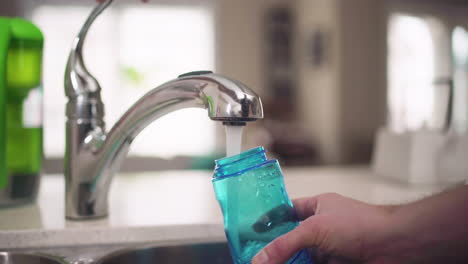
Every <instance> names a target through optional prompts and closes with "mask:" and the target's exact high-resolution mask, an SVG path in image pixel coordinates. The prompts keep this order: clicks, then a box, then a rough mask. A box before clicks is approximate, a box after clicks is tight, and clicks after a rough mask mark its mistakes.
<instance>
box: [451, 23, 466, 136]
mask: <svg viewBox="0 0 468 264" xmlns="http://www.w3.org/2000/svg"><path fill="white" fill-rule="evenodd" d="M452 57H453V65H454V69H453V87H454V97H453V99H454V102H453V120H452V127H453V129H454V130H455V131H456V132H458V133H466V132H467V131H468V32H467V31H466V30H465V29H464V28H463V27H461V26H457V27H455V29H454V30H453V33H452Z"/></svg>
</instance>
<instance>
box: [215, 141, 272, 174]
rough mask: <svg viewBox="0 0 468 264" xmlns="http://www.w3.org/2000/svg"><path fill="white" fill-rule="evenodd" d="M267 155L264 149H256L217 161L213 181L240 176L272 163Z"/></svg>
mask: <svg viewBox="0 0 468 264" xmlns="http://www.w3.org/2000/svg"><path fill="white" fill-rule="evenodd" d="M265 153H266V151H265V149H264V148H263V147H256V148H253V149H250V150H247V151H244V152H242V153H240V154H237V155H234V156H230V157H226V158H222V159H218V160H215V163H216V168H215V171H214V175H213V180H218V179H222V178H226V177H230V176H235V175H239V174H242V173H244V172H246V171H248V170H251V169H253V168H256V167H258V166H262V165H263V164H265V163H268V162H270V161H268V160H267V158H266V155H265Z"/></svg>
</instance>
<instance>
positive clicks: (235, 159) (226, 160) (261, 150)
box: [215, 147, 266, 166]
mask: <svg viewBox="0 0 468 264" xmlns="http://www.w3.org/2000/svg"><path fill="white" fill-rule="evenodd" d="M261 153H266V151H265V149H264V148H263V147H256V148H253V149H249V150H246V151H244V152H241V153H239V154H237V155H234V156H229V157H225V158H222V159H217V160H215V162H216V165H218V166H225V165H229V164H232V163H235V162H239V161H241V160H244V159H247V158H249V157H252V156H254V155H257V154H261Z"/></svg>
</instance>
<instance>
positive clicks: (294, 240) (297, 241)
mask: <svg viewBox="0 0 468 264" xmlns="http://www.w3.org/2000/svg"><path fill="white" fill-rule="evenodd" d="M311 220H312V219H311ZM318 228H319V226H318V225H317V224H316V223H315V221H309V222H308V223H307V224H301V225H299V226H298V227H296V228H295V229H293V230H292V231H290V232H289V233H286V234H284V235H282V236H280V237H278V238H276V239H275V240H273V241H272V242H271V243H270V244H268V245H267V246H266V247H265V248H264V249H262V250H261V251H260V252H259V253H258V254H257V255H256V256H255V257H254V258H253V261H252V264H281V263H285V262H286V261H287V260H288V259H290V258H291V257H292V256H293V255H294V254H295V253H297V252H298V251H299V250H301V249H303V248H307V247H311V246H315V244H316V243H315V241H317V238H316V237H315V236H316V234H318V233H319V232H317V229H318Z"/></svg>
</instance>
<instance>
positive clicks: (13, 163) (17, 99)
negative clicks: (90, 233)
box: [0, 17, 44, 206]
mask: <svg viewBox="0 0 468 264" xmlns="http://www.w3.org/2000/svg"><path fill="white" fill-rule="evenodd" d="M43 41H44V38H43V35H42V33H41V31H40V30H39V29H38V28H37V27H36V26H35V25H34V24H32V23H31V22H29V21H26V20H23V19H20V18H5V17H0V206H11V205H16V204H22V203H26V202H30V201H33V200H34V199H35V197H36V194H37V189H38V185H39V176H40V172H41V167H42V156H43V155H42V88H41V68H42V48H43Z"/></svg>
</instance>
